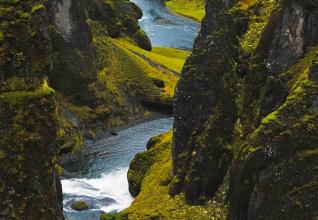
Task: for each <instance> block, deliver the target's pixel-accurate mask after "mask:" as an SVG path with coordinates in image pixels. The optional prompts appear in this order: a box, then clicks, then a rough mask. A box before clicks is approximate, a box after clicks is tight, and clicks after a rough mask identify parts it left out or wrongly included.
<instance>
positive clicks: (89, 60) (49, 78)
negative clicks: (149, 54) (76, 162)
mask: <svg viewBox="0 0 318 220" xmlns="http://www.w3.org/2000/svg"><path fill="white" fill-rule="evenodd" d="M94 3H96V2H95V1H94V2H93V1H75V0H61V1H60V0H49V1H44V0H43V1H42V0H30V1H0V47H1V48H0V219H6V220H7V219H8V220H11V219H48V220H51V219H52V220H60V219H63V215H62V207H61V206H62V205H61V203H62V200H63V198H62V197H63V196H62V188H61V183H60V180H59V174H60V171H61V170H60V168H59V167H58V165H57V163H58V157H59V153H60V148H62V147H63V146H64V143H66V146H67V149H66V150H65V149H64V150H65V151H72V150H73V149H74V148H75V147H76V146H80V145H81V144H82V143H81V142H82V137H81V134H80V133H79V130H80V129H82V128H81V127H80V126H81V125H79V120H78V119H77V118H76V117H74V116H73V114H72V113H70V111H69V109H66V107H65V106H62V107H61V103H63V104H65V103H64V100H62V99H61V96H64V97H68V98H70V99H73V100H72V101H74V100H76V102H77V103H81V104H85V105H86V106H91V107H92V106H93V107H94V104H96V103H97V101H96V99H97V98H96V94H93V93H92V90H93V89H91V90H90V91H88V89H89V88H92V87H93V86H94V85H95V84H94V83H95V82H96V78H97V73H98V70H97V69H98V68H99V69H103V68H104V67H105V66H106V65H107V64H105V63H104V62H105V61H103V63H102V62H101V61H100V60H101V59H100V57H97V53H98V52H97V48H96V47H93V42H92V31H91V26H90V25H92V24H89V22H87V20H88V17H89V16H90V15H91V14H90V13H89V12H88V8H89V9H91V8H93V6H95V5H94ZM100 3H103V4H101V5H102V6H104V8H105V7H106V8H107V5H106V6H105V4H106V3H105V2H104V1H100ZM117 3H118V4H120V3H123V4H124V5H125V7H126V8H129V9H130V12H131V14H129V15H127V13H128V12H127V11H125V15H127V20H129V22H127V23H128V24H126V25H131V24H132V25H134V26H133V28H134V31H135V32H131V33H130V35H128V33H126V32H124V29H125V28H124V27H121V29H119V35H120V36H123V35H125V34H127V36H128V37H131V38H134V37H135V36H134V34H135V33H136V32H138V31H140V27H139V26H138V21H137V18H138V17H140V16H141V15H140V11H139V10H138V9H137V8H136V6H135V5H132V4H131V3H129V2H126V1H120V2H117ZM127 5H128V6H127ZM86 6H91V7H86ZM120 10H121V9H119V8H118V11H116V13H114V16H115V17H116V16H117V17H116V18H114V17H112V18H108V19H109V20H108V22H109V23H107V22H106V21H105V23H102V22H103V21H104V20H103V19H101V20H102V21H101V20H94V19H93V18H91V22H93V23H94V22H95V23H94V24H95V25H96V26H98V25H99V27H103V28H105V31H104V29H102V30H103V31H101V32H102V33H99V34H100V35H101V36H100V37H101V38H103V40H105V41H104V42H103V46H105V44H106V46H109V45H107V43H108V42H109V39H108V38H109V35H110V34H109V33H108V32H107V31H106V29H107V28H106V27H110V26H111V25H110V23H118V21H121V19H123V17H120V18H118V13H119V12H120ZM103 16H105V17H107V16H108V14H106V15H105V14H103ZM129 16H130V17H129ZM92 20H93V21H92ZM97 22H99V23H98V24H96V23H97ZM139 34H140V35H142V34H143V32H140V33H139ZM125 36H126V35H125ZM139 37H140V38H142V39H143V40H146V41H147V40H148V41H149V39H148V38H147V36H146V35H144V36H143V37H142V36H139ZM105 42H106V43H105ZM106 46H105V47H106ZM148 46H149V45H148ZM150 46H151V45H150ZM103 52H104V51H103ZM107 55H108V54H103V56H105V57H106V56H107ZM103 58H104V57H103ZM105 59H106V58H105ZM105 59H104V60H105ZM97 66H98V68H97ZM149 81H150V79H149ZM150 82H151V81H150ZM96 84H97V83H96ZM151 85H152V84H151ZM49 86H52V87H54V90H53V89H52V88H50V87H49ZM99 87H100V88H101V90H103V91H105V87H104V86H103V85H102V86H101V85H99ZM153 87H155V86H153ZM57 93H59V94H57ZM116 95H117V94H116ZM114 96H115V95H114ZM103 101H105V100H103ZM74 102H75V101H74ZM101 102H102V101H101ZM104 103H105V102H104ZM97 104H99V103H97ZM97 104H96V105H97ZM96 105H95V106H96ZM140 106H141V104H140ZM112 107H114V106H112ZM105 108H108V106H107V107H105ZM126 108H127V109H128V110H127V112H128V111H130V110H132V108H133V107H131V106H130V105H129V106H127V107H126ZM63 110H65V111H63ZM68 113H69V114H68ZM121 113H122V112H121ZM127 114H128V113H127ZM100 117H104V119H105V118H108V115H102V116H100ZM95 120H96V121H99V119H95ZM100 121H102V120H100ZM100 123H104V124H106V123H105V121H102V122H100ZM63 126H65V127H64V128H65V130H63V129H64V128H63V129H61V128H62V127H63ZM61 130H63V131H62V132H61ZM61 137H62V138H61Z"/></svg>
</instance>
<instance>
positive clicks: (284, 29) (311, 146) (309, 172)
mask: <svg viewBox="0 0 318 220" xmlns="http://www.w3.org/2000/svg"><path fill="white" fill-rule="evenodd" d="M317 13H318V5H317V2H316V1H310V0H308V1H298V0H277V1H275V0H255V1H248V0H240V1H236V0H228V1H223V0H208V1H206V16H205V18H204V20H203V23H202V29H201V31H200V34H199V36H198V37H197V39H196V41H195V44H194V51H193V53H192V55H191V57H190V58H188V60H187V62H186V64H185V66H184V69H183V71H182V75H181V79H180V81H179V83H178V85H177V89H176V94H175V111H174V117H175V124H174V135H173V144H172V155H171V156H172V167H169V168H167V171H166V172H167V173H169V172H170V173H172V174H170V175H171V176H170V177H169V178H168V180H167V179H166V181H164V183H165V184H161V183H157V184H156V186H153V187H152V188H148V187H147V178H150V177H151V176H152V175H153V174H154V173H155V172H157V170H152V168H150V169H146V170H147V172H146V174H144V173H145V172H144V170H145V166H143V164H142V163H141V164H140V168H142V169H139V170H138V169H137V168H136V167H137V166H136V162H134V163H133V164H132V165H133V167H132V170H131V173H132V174H133V173H136V175H135V177H133V178H131V179H132V180H133V183H135V184H136V183H140V182H141V185H140V186H141V188H140V189H141V191H140V192H139V195H138V196H137V198H136V200H135V201H134V203H133V204H132V207H131V208H129V209H127V210H126V211H125V212H124V213H126V218H128V219H134V217H135V216H138V218H140V219H152V217H151V215H153V216H155V217H153V218H154V219H169V218H170V219H195V218H197V219H226V218H228V219H315V218H317V212H316V210H317V208H318V199H317V195H316V194H317V177H318V171H317V163H318V159H317V158H318V157H317V143H318V140H317V134H318V127H317V126H318V114H317V103H318V102H317V99H318V81H317V67H316V66H317V64H316V63H317V54H318V49H317V46H318V37H317V36H318V35H317V30H318V22H317V21H318V16H317ZM150 152H151V150H150V151H149V153H148V154H150ZM146 154H147V153H146ZM144 156H145V155H144ZM144 156H143V157H141V156H139V157H138V156H137V158H136V159H137V160H138V158H144ZM139 161H140V162H141V161H143V160H142V159H139ZM147 161H148V160H147ZM161 167H163V165H162V166H161ZM136 170H137V171H136ZM158 170H160V168H158ZM141 174H142V175H141ZM140 177H141V180H140ZM153 179H156V178H153ZM136 180H138V181H136ZM167 182H169V183H167ZM160 187H163V188H164V189H165V190H166V191H165V192H164V191H161V192H160V193H158V191H157V189H158V188H159V189H160ZM168 192H169V193H168ZM222 192H223V193H224V194H222ZM220 193H221V195H222V196H220ZM146 194H147V195H146ZM162 194H164V195H162ZM159 195H160V197H161V198H162V197H163V198H165V199H168V200H170V199H172V200H174V199H176V200H178V198H181V201H182V202H181V203H179V202H178V201H180V200H178V201H176V200H175V201H174V202H172V204H173V205H167V206H168V207H172V208H171V209H168V210H169V212H166V211H165V208H166V206H165V205H162V204H160V205H159V204H158V203H156V202H155V201H153V200H151V199H150V198H153V197H152V196H154V197H159ZM141 199H144V200H148V201H149V203H151V204H152V206H151V211H149V209H148V208H144V209H143V206H142V205H141V204H142V201H140V200H141ZM165 199H162V201H164V202H163V204H170V203H168V202H166V200H165ZM187 203H188V204H189V203H190V204H192V205H193V206H191V208H192V209H193V210H200V209H203V210H205V211H202V212H201V213H203V212H207V213H209V214H208V215H207V216H205V217H203V216H201V215H199V214H197V215H196V217H192V215H191V214H189V213H187V212H185V213H187V214H186V216H182V214H178V215H175V212H174V210H175V209H174V205H175V204H182V205H181V206H178V208H177V209H179V210H184V208H185V207H187ZM210 204H214V206H212V207H209V205H210ZM144 206H145V205H144ZM163 206H164V207H163ZM213 210H221V211H220V212H215V211H213ZM182 213H184V212H182Z"/></svg>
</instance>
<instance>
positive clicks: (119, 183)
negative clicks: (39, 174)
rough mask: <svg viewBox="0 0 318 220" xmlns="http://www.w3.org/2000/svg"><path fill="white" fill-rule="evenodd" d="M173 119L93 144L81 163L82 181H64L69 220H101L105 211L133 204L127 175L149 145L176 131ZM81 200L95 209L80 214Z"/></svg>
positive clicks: (146, 123)
mask: <svg viewBox="0 0 318 220" xmlns="http://www.w3.org/2000/svg"><path fill="white" fill-rule="evenodd" d="M172 123H173V119H172V118H161V119H156V120H153V121H149V122H145V123H141V124H138V125H136V126H134V127H131V128H128V129H125V130H122V131H120V132H119V133H118V135H117V136H112V137H109V138H105V139H101V140H98V141H95V142H91V143H89V144H88V146H87V149H88V150H87V151H86V152H85V154H84V155H81V156H80V157H79V158H78V159H77V161H75V163H76V165H77V166H78V167H77V169H78V170H80V172H78V173H77V175H79V178H73V179H66V180H62V185H63V193H64V202H63V203H64V214H65V217H66V219H67V220H73V219H74V220H75V219H76V220H98V219H99V217H100V213H101V211H104V212H116V211H120V210H123V209H124V208H127V207H128V206H129V205H130V203H131V202H132V197H131V196H130V194H129V191H128V182H127V171H128V167H129V164H130V161H131V160H132V159H133V157H134V156H135V155H136V154H137V153H139V152H141V151H144V150H146V143H147V141H148V140H149V139H150V138H151V137H153V136H155V135H158V134H161V133H163V132H165V131H167V130H169V129H170V128H171V127H172ZM76 199H81V200H84V201H86V202H87V203H88V204H89V205H90V206H91V207H92V209H90V210H87V211H81V212H77V211H74V210H72V209H71V208H70V205H71V202H72V201H74V200H76Z"/></svg>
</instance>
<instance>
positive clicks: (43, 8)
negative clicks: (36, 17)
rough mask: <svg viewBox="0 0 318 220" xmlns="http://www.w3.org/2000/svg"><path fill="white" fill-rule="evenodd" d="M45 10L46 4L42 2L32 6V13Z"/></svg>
mask: <svg viewBox="0 0 318 220" xmlns="http://www.w3.org/2000/svg"><path fill="white" fill-rule="evenodd" d="M44 10H45V6H44V5H42V4H38V5H35V6H33V7H32V10H31V13H32V14H36V13H39V12H41V11H44Z"/></svg>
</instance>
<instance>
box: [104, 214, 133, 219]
mask: <svg viewBox="0 0 318 220" xmlns="http://www.w3.org/2000/svg"><path fill="white" fill-rule="evenodd" d="M125 219H127V218H125V217H124V216H122V215H120V214H117V213H115V214H106V213H105V214H102V215H101V216H100V220H125Z"/></svg>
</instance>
